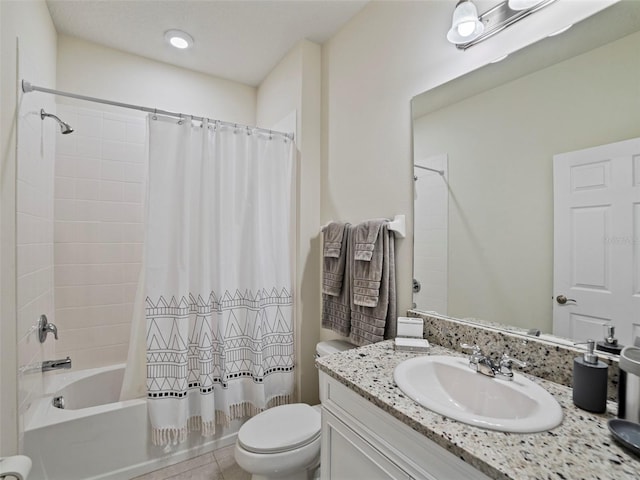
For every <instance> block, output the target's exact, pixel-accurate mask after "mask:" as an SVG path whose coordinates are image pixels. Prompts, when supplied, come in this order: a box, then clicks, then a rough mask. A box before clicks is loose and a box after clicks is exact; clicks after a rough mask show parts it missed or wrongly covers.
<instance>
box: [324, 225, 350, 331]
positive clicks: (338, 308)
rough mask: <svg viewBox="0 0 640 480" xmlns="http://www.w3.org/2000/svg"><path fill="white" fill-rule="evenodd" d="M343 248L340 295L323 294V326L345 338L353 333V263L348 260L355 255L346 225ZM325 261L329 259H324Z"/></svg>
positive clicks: (348, 226)
mask: <svg viewBox="0 0 640 480" xmlns="http://www.w3.org/2000/svg"><path fill="white" fill-rule="evenodd" d="M342 242H343V246H342V250H343V253H344V258H345V261H344V263H343V269H344V272H343V282H342V289H341V291H340V293H339V295H337V296H336V295H328V294H326V293H324V282H323V293H322V326H323V328H328V329H330V330H333V331H334V332H337V333H339V334H340V335H342V336H343V337H348V336H349V333H351V285H350V282H349V278H350V274H351V262H350V261H348V260H347V259H349V258H351V257H352V256H353V255H352V253H351V226H350V225H349V224H346V225H345V226H344V233H343V239H342ZM324 260H325V261H326V260H327V258H325V259H324Z"/></svg>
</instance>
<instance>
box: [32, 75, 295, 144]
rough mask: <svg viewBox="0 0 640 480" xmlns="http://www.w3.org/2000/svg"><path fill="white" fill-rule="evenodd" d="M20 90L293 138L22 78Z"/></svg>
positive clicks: (269, 131)
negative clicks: (72, 91) (84, 93)
mask: <svg viewBox="0 0 640 480" xmlns="http://www.w3.org/2000/svg"><path fill="white" fill-rule="evenodd" d="M22 91H23V92H24V93H29V92H34V91H35V92H44V93H51V94H53V95H60V96H62V97H69V98H76V99H78V100H86V101H87V102H94V103H102V104H104V105H112V106H114V107H122V108H129V109H131V110H140V111H142V112H147V113H153V114H154V115H165V116H168V117H175V118H179V119H184V120H187V119H191V120H198V121H200V122H203V121H205V120H208V121H213V122H217V123H219V124H220V125H225V126H228V127H240V128H247V129H251V130H255V131H258V132H261V133H266V134H269V135H282V136H283V137H286V138H289V139H291V140H294V134H293V133H285V132H277V131H275V130H269V129H266V128H260V127H250V126H249V125H240V124H238V123H231V122H224V121H222V120H215V119H210V118H207V117H196V116H195V115H185V114H183V113H176V112H169V111H167V110H160V109H157V108H149V107H143V106H141V105H132V104H129V103H122V102H115V101H113V100H104V99H102V98H95V97H88V96H86V95H79V94H77V93H69V92H62V91H60V90H53V89H51V88H45V87H38V86H36V85H32V84H31V83H30V82H27V81H26V80H22Z"/></svg>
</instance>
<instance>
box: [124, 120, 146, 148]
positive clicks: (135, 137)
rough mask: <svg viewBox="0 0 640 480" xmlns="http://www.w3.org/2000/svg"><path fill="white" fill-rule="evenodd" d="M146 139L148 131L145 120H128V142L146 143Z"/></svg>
mask: <svg viewBox="0 0 640 480" xmlns="http://www.w3.org/2000/svg"><path fill="white" fill-rule="evenodd" d="M146 140H147V132H146V126H145V123H144V122H135V123H134V122H127V136H126V141H127V142H130V143H138V144H141V145H144V143H145V142H146Z"/></svg>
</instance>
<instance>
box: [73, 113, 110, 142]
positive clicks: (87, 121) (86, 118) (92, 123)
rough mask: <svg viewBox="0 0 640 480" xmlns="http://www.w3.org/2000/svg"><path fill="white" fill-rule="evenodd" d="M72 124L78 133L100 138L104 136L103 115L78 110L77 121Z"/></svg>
mask: <svg viewBox="0 0 640 480" xmlns="http://www.w3.org/2000/svg"><path fill="white" fill-rule="evenodd" d="M68 123H71V122H68ZM71 126H72V127H73V128H74V129H75V132H76V134H77V135H82V136H85V137H98V138H100V137H101V136H102V115H95V114H88V113H87V112H78V115H77V122H74V123H73V124H71Z"/></svg>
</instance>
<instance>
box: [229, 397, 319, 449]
mask: <svg viewBox="0 0 640 480" xmlns="http://www.w3.org/2000/svg"><path fill="white" fill-rule="evenodd" d="M319 436H320V413H319V412H318V411H317V410H314V409H313V407H310V406H309V405H307V404H305V403H293V404H291V405H282V406H279V407H274V408H270V409H269V410H265V411H264V412H262V413H260V414H258V415H256V416H255V417H253V418H251V419H250V420H248V421H247V422H246V423H245V424H244V425H242V427H240V431H239V432H238V442H239V443H240V446H241V447H242V448H244V449H245V450H248V451H250V452H254V453H278V452H283V451H287V450H293V449H295V448H298V447H302V446H304V445H307V444H308V443H311V442H312V441H313V440H315V439H316V438H318V437H319Z"/></svg>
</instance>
